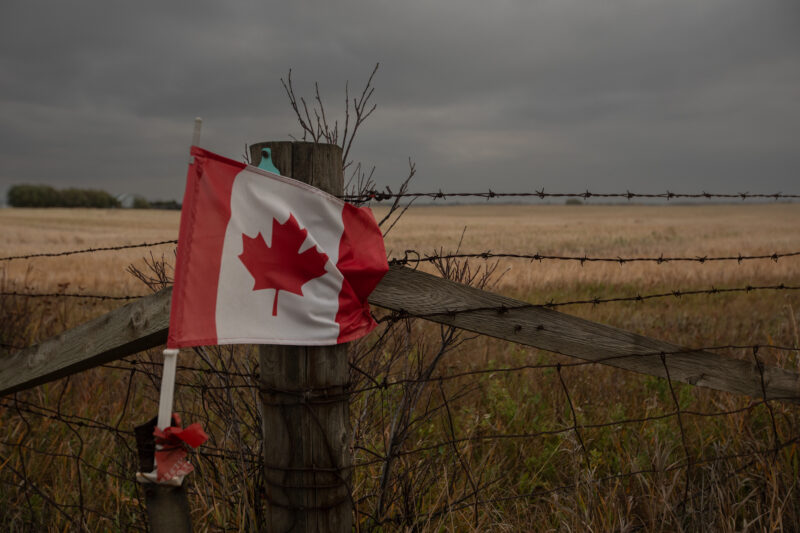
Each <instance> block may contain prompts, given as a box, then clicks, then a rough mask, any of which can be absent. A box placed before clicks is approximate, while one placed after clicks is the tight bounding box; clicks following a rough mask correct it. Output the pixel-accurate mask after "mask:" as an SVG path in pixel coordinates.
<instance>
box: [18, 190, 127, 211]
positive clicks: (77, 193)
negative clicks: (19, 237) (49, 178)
mask: <svg viewBox="0 0 800 533" xmlns="http://www.w3.org/2000/svg"><path fill="white" fill-rule="evenodd" d="M8 205H10V206H12V207H119V206H120V204H119V201H118V200H117V199H116V198H114V197H113V196H111V195H110V194H108V193H107V192H106V191H101V190H97V189H72V188H70V189H54V188H53V187H50V186H49V185H14V186H13V187H11V188H10V189H9V190H8Z"/></svg>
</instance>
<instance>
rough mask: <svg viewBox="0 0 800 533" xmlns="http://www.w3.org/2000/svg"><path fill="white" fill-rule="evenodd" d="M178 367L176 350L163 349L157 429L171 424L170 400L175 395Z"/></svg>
mask: <svg viewBox="0 0 800 533" xmlns="http://www.w3.org/2000/svg"><path fill="white" fill-rule="evenodd" d="M177 367H178V350H177V349H174V348H167V349H165V350H164V366H163V368H162V370H161V395H160V396H159V398H158V423H157V426H158V428H159V429H164V428H167V427H169V426H171V425H172V401H173V398H174V397H175V373H176V370H177Z"/></svg>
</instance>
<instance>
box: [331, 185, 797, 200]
mask: <svg viewBox="0 0 800 533" xmlns="http://www.w3.org/2000/svg"><path fill="white" fill-rule="evenodd" d="M465 197H474V198H485V199H486V200H489V199H491V198H539V199H542V200H543V199H545V198H582V199H584V200H588V199H589V198H618V199H625V200H634V199H638V198H641V199H662V200H672V199H707V200H710V199H715V198H716V199H728V200H731V199H736V200H750V199H766V200H790V199H796V198H800V194H785V193H781V192H777V193H750V192H740V193H710V192H705V191H703V192H699V193H674V192H671V191H666V192H663V193H635V192H630V191H625V192H621V193H596V192H591V191H588V190H587V191H584V192H577V193H561V192H555V193H552V192H545V190H544V189H539V190H534V191H532V192H530V191H529V192H495V191H493V190H491V189H489V190H488V191H486V192H479V191H474V192H444V191H442V190H441V189H439V190H438V191H433V192H397V193H395V192H392V191H391V189H389V188H388V187H387V188H386V190H385V191H379V190H376V189H371V190H368V191H364V192H361V193H358V194H349V195H343V196H340V198H342V199H343V200H345V201H347V202H369V201H375V202H381V201H383V200H392V199H397V198H430V199H433V200H438V199H441V200H446V199H447V198H465Z"/></svg>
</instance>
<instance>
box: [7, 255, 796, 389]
mask: <svg viewBox="0 0 800 533" xmlns="http://www.w3.org/2000/svg"><path fill="white" fill-rule="evenodd" d="M170 297H171V289H164V290H162V291H160V292H158V293H156V294H153V295H151V296H147V297H144V298H142V299H140V300H137V301H135V302H133V303H131V304H128V305H125V306H123V307H120V308H119V309H116V310H115V311H112V312H110V313H108V314H106V315H104V316H102V317H99V318H96V319H94V320H91V321H89V322H87V323H85V324H82V325H80V326H78V327H76V328H73V329H71V330H69V331H66V332H64V333H62V334H60V335H58V336H56V337H53V338H51V339H48V340H46V341H44V342H42V343H41V344H38V345H36V346H32V347H30V348H27V349H24V350H20V351H19V352H16V353H14V354H11V355H7V356H5V357H3V358H2V359H0V395H5V394H9V393H12V392H16V391H20V390H24V389H27V388H30V387H33V386H35V385H39V384H41V383H46V382H48V381H52V380H55V379H58V378H62V377H66V376H69V375H71V374H74V373H77V372H80V371H82V370H86V369H88V368H92V367H94V366H97V365H101V364H103V363H107V362H110V361H114V360H116V359H121V358H123V357H126V356H129V355H132V354H135V353H138V352H140V351H142V350H146V349H148V348H154V347H157V346H159V345H162V344H163V343H164V342H165V341H166V338H167V328H168V325H169V304H170ZM370 302H371V303H372V304H373V305H377V306H380V307H384V308H387V309H391V310H395V311H404V312H406V313H409V314H411V315H421V316H423V317H424V318H425V319H427V320H432V321H434V322H438V323H442V324H448V325H452V326H456V327H459V328H463V329H466V330H469V331H473V332H476V333H481V334H483V335H488V336H491V337H496V338H500V339H505V340H508V341H512V342H516V343H520V344H525V345H528V346H533V347H536V348H541V349H543V350H548V351H552V352H556V353H560V354H563V355H568V356H572V357H577V358H579V359H583V360H587V361H596V362H598V363H601V364H605V365H610V366H613V367H617V368H622V369H625V370H632V371H634V372H640V373H643V374H648V375H651V376H658V377H662V378H663V377H665V376H666V374H665V369H664V361H662V359H661V354H662V353H664V354H665V360H666V363H667V364H668V365H669V374H670V378H671V379H672V380H675V381H681V382H684V383H689V384H691V385H697V386H701V387H708V388H710V389H715V390H720V391H725V392H731V393H735V394H743V395H747V396H752V397H755V398H762V397H764V398H766V399H770V400H781V401H787V402H792V403H800V374H798V373H796V372H791V371H788V370H785V369H782V368H778V367H774V366H766V365H762V366H761V369H759V366H758V365H756V363H755V361H753V362H749V361H741V360H737V359H731V358H729V357H726V356H724V355H720V354H716V353H711V352H706V351H687V350H686V349H684V348H681V347H680V346H676V345H674V344H670V343H667V342H663V341H659V340H655V339H651V338H648V337H644V336H642V335H636V334H634V333H631V332H627V331H624V330H621V329H617V328H613V327H610V326H606V325H603V324H598V323H596V322H591V321H589V320H585V319H582V318H578V317H574V316H571V315H568V314H565V313H561V312H558V311H554V310H551V309H545V308H541V307H534V306H530V305H529V304H527V303H525V302H521V301H519V300H515V299H512V298H507V297H504V296H500V295H497V294H493V293H490V292H487V291H482V290H479V289H475V288H472V287H468V286H466V285H463V284H460V283H456V282H453V281H449V280H446V279H442V278H439V277H436V276H433V275H431V274H426V273H424V272H419V271H415V270H412V269H409V268H407V267H392V268H391V269H390V270H389V272H388V273H387V274H386V276H385V277H384V279H383V280H382V281H381V283H380V284H379V285H378V287H377V288H376V289H375V291H374V292H373V293H372V295H371V296H370ZM487 308H502V309H503V311H502V312H499V311H498V310H497V309H487ZM469 309H476V310H475V311H468V312H464V311H465V310H469ZM647 354H651V355H647ZM762 373H763V387H762Z"/></svg>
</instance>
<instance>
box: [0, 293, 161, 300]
mask: <svg viewBox="0 0 800 533" xmlns="http://www.w3.org/2000/svg"><path fill="white" fill-rule="evenodd" d="M0 296H19V297H24V298H86V299H90V300H138V299H139V298H143V297H144V296H149V294H135V295H134V294H129V295H122V296H115V295H112V294H92V293H80V292H19V291H0Z"/></svg>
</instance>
